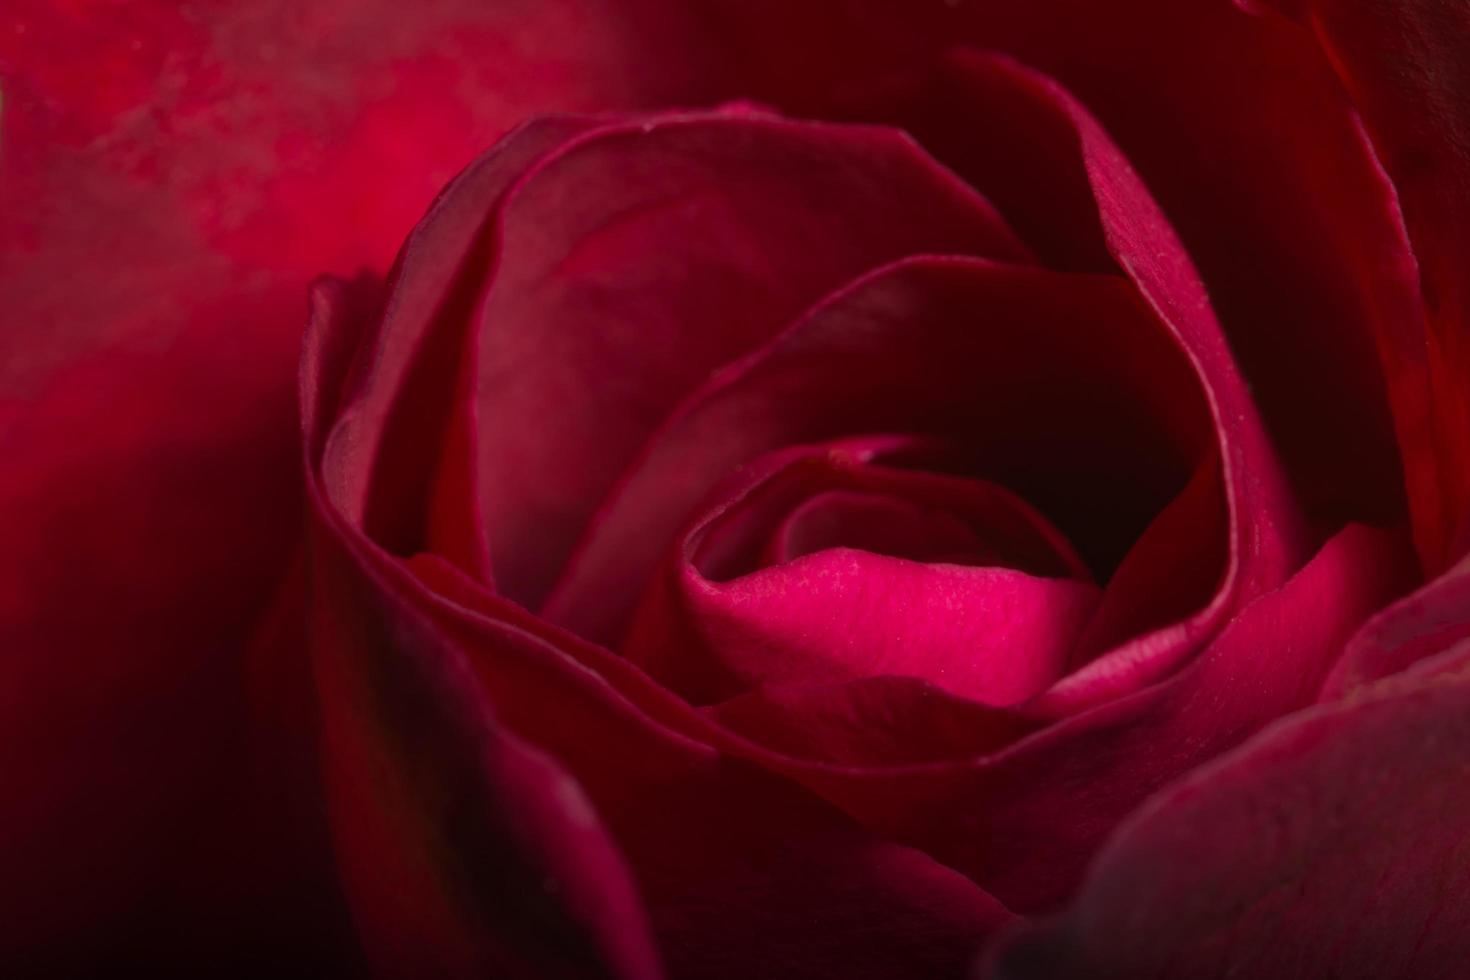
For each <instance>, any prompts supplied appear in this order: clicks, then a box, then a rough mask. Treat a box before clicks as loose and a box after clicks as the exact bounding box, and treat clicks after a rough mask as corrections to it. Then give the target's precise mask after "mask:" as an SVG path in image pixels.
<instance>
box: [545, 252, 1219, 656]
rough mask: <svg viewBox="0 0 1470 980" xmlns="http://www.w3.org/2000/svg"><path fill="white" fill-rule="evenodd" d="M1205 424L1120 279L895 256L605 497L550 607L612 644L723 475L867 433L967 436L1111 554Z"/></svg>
mask: <svg viewBox="0 0 1470 980" xmlns="http://www.w3.org/2000/svg"><path fill="white" fill-rule="evenodd" d="M1207 426H1208V422H1207V416H1206V414H1205V407H1204V405H1203V404H1202V398H1201V396H1200V393H1199V390H1198V388H1197V379H1196V378H1195V377H1193V372H1192V371H1191V368H1190V365H1189V362H1188V360H1187V359H1186V358H1185V355H1183V354H1182V353H1181V352H1180V350H1179V349H1178V347H1177V346H1176V341H1175V339H1174V338H1173V337H1171V336H1170V335H1169V334H1168V333H1167V332H1166V331H1164V330H1163V329H1162V328H1161V327H1160V326H1159V325H1158V324H1157V322H1156V321H1154V320H1153V318H1152V317H1151V316H1150V315H1149V313H1148V312H1147V310H1146V309H1145V308H1144V307H1142V305H1141V304H1140V303H1139V302H1138V301H1137V298H1136V296H1135V295H1134V294H1133V293H1132V291H1131V290H1130V289H1129V288H1128V286H1127V285H1126V283H1124V282H1123V281H1121V280H1119V279H1117V278H1115V277H1101V276H1069V275H1060V274H1056V273H1050V272H1045V271H1041V270H1037V269H1032V268H1028V267H1016V266H1002V265H996V264H992V263H988V262H983V261H979V260H968V259H961V258H922V257H921V258H915V259H911V260H908V261H905V262H900V263H896V264H894V265H893V266H890V267H888V268H885V269H882V270H879V271H877V272H875V273H873V274H871V275H869V276H867V277H865V278H863V279H861V280H859V281H858V282H856V283H855V284H853V285H852V286H850V287H848V288H847V289H845V290H843V291H841V292H839V293H836V294H834V295H833V296H831V297H829V298H828V299H827V300H826V301H825V302H823V303H822V304H820V305H819V306H817V307H816V308H814V309H813V310H812V311H810V312H809V313H808V314H807V315H806V316H805V317H803V318H802V319H801V320H799V321H798V322H797V323H795V324H794V325H793V326H792V327H791V328H789V329H788V330H787V331H786V332H785V333H783V334H782V335H781V336H779V337H778V338H776V339H775V340H773V341H772V342H771V343H770V344H768V345H767V346H766V347H765V348H762V349H761V350H759V351H757V352H755V353H754V354H752V355H750V356H749V357H747V358H746V359H745V360H743V361H741V362H737V363H736V364H734V365H732V366H731V367H730V368H728V369H726V370H725V371H724V372H722V373H721V374H719V375H717V376H716V377H715V378H714V379H712V380H711V382H710V383H709V384H708V385H706V386H705V388H704V389H703V390H702V391H700V392H698V393H696V394H695V395H694V396H691V398H690V399H689V400H688V401H687V402H686V403H685V405H684V406H683V407H682V408H681V409H680V410H679V411H678V412H677V413H676V414H675V415H674V416H672V417H671V419H670V420H669V421H668V422H667V423H666V424H665V426H664V427H663V428H662V429H661V430H660V431H659V432H658V433H656V434H655V436H654V437H653V439H652V440H651V441H650V443H649V444H648V446H647V447H646V448H645V450H644V453H643V455H642V458H641V459H639V460H638V461H637V462H636V463H635V464H634V466H633V467H632V468H631V469H630V470H629V473H628V475H627V476H626V478H625V479H624V481H623V482H622V483H621V484H620V486H619V487H618V488H617V490H616V491H615V492H614V494H613V495H612V496H611V497H610V498H609V501H608V502H607V503H606V504H605V505H604V507H603V510H602V513H601V514H600V515H599V517H598V520H597V522H596V523H595V524H594V525H593V526H592V527H591V528H590V530H589V533H588V535H587V537H586V538H585V539H584V541H583V543H582V545H581V547H580V549H579V551H578V553H577V554H576V555H575V556H574V558H573V560H572V562H571V563H570V564H569V566H568V569H567V572H566V574H565V576H564V578H563V579H562V581H561V583H560V585H559V586H558V589H557V591H556V592H555V593H553V595H552V597H551V598H550V599H549V600H548V603H547V606H546V609H545V613H546V615H547V616H548V617H549V618H551V619H552V620H553V621H556V622H560V623H562V624H564V625H568V626H570V627H571V628H573V629H575V630H576V631H578V632H580V633H583V634H584V635H587V636H592V637H597V638H614V639H615V638H616V637H617V636H618V635H619V634H620V633H621V631H622V629H623V628H624V627H623V624H624V623H626V622H627V619H628V617H629V616H630V615H631V613H632V606H633V603H634V601H635V599H636V596H637V593H638V591H639V589H640V588H641V587H642V586H643V585H644V584H645V583H647V582H648V581H649V580H650V576H651V574H652V572H653V570H654V567H655V566H656V563H657V560H658V558H659V557H660V554H661V552H663V551H664V550H665V549H666V548H667V547H669V545H670V544H671V543H672V542H673V540H674V536H675V533H676V531H677V529H678V527H679V525H680V524H681V523H682V522H683V521H685V520H687V519H688V517H689V516H690V515H691V514H692V512H693V509H694V506H695V504H696V503H697V502H698V501H699V499H700V498H701V497H702V496H703V495H704V494H705V493H707V492H708V490H709V488H710V487H712V486H714V485H716V484H717V483H718V482H719V481H720V480H721V479H722V478H723V477H724V476H725V475H726V474H728V473H729V472H731V471H732V470H733V469H734V468H735V467H736V466H737V465H739V464H741V463H743V462H748V461H750V460H753V459H754V458H756V457H757V456H759V455H760V454H762V453H764V452H767V451H770V450H772V449H776V448H780V447H783V446H789V445H793V444H800V443H808V442H818V441H822V440H825V439H830V438H834V437H839V436H844V435H851V434H854V433H861V432H874V431H879V432H881V431H889V432H893V431H903V432H916V433H923V434H927V435H933V436H940V437H944V438H950V439H953V440H955V441H956V442H957V443H959V444H961V445H963V446H964V451H965V453H966V454H967V459H969V460H971V461H973V465H974V466H975V467H976V471H977V472H979V473H981V474H983V475H985V476H987V477H989V478H991V479H994V480H996V481H997V482H1000V483H1002V484H1004V485H1006V486H1007V487H1009V488H1011V489H1013V490H1015V491H1017V492H1018V493H1020V495H1021V496H1022V497H1024V498H1025V499H1027V500H1028V501H1030V502H1032V503H1033V504H1035V505H1036V506H1038V507H1039V508H1040V509H1041V510H1042V511H1044V512H1045V513H1046V514H1047V515H1048V517H1049V518H1051V519H1052V520H1053V521H1054V522H1055V523H1056V524H1057V525H1058V526H1059V527H1060V528H1061V530H1062V531H1063V532H1065V533H1066V534H1067V535H1068V537H1069V538H1070V539H1071V541H1072V542H1073V544H1074V545H1076V546H1077V548H1078V550H1079V552H1081V553H1082V554H1083V555H1084V556H1085V557H1087V558H1089V559H1090V560H1091V561H1092V562H1093V563H1094V564H1095V565H1098V566H1100V567H1103V568H1106V567H1108V565H1109V564H1111V562H1113V561H1116V559H1117V557H1118V555H1120V554H1121V552H1122V551H1123V550H1124V549H1125V548H1126V547H1127V543H1128V540H1129V539H1130V538H1131V537H1133V536H1134V535H1136V534H1137V533H1138V532H1139V531H1140V530H1141V529H1142V528H1143V526H1145V524H1146V523H1147V521H1148V520H1149V518H1150V517H1151V516H1152V514H1153V513H1154V512H1155V511H1156V510H1158V509H1159V508H1160V507H1162V506H1163V504H1164V503H1165V502H1167V500H1168V499H1169V498H1170V497H1171V496H1172V495H1173V494H1174V493H1176V492H1177V491H1178V489H1179V488H1180V487H1182V486H1183V484H1184V482H1185V479H1186V478H1187V474H1188V472H1189V471H1190V470H1191V469H1192V468H1193V466H1194V464H1195V461H1196V459H1197V458H1199V457H1200V456H1201V455H1203V454H1208V453H1210V452H1213V451H1214V450H1213V449H1212V448H1211V447H1210V445H1209V438H1208V429H1207ZM1042 447H1044V449H1043V448H1042Z"/></svg>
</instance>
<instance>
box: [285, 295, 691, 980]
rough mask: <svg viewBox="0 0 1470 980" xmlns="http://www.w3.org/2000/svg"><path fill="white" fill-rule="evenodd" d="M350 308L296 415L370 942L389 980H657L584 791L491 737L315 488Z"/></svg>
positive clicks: (335, 816) (325, 314) (436, 652)
mask: <svg viewBox="0 0 1470 980" xmlns="http://www.w3.org/2000/svg"><path fill="white" fill-rule="evenodd" d="M345 299H346V297H345V295H344V294H343V292H342V291H341V290H340V289H338V288H336V287H334V286H332V285H331V284H325V285H323V286H321V287H319V288H318V289H317V290H316V292H315V294H314V304H313V305H314V310H313V312H314V317H313V323H312V327H311V331H310V334H309V335H308V338H307V350H306V353H305V356H304V358H303V366H302V406H303V408H302V415H303V429H304V437H305V443H306V462H307V468H308V488H309V494H310V503H311V509H312V514H313V519H312V521H311V536H310V540H311V547H312V588H313V596H314V602H313V608H312V614H311V617H312V618H311V643H312V653H313V661H314V663H315V666H316V682H317V692H318V698H319V700H320V703H321V724H322V738H323V747H322V753H323V759H324V775H325V780H326V797H327V798H326V802H327V808H328V814H329V817H330V819H331V826H332V833H333V838H334V842H335V845H336V850H337V856H338V862H339V865H340V869H341V874H342V878H343V885H344V888H345V889H346V891H347V894H348V897H349V899H350V901H351V904H352V908H353V913H354V916H355V919H356V924H357V927H358V931H359V935H360V938H361V939H362V941H363V943H364V945H365V947H366V948H367V950H368V953H369V956H370V958H371V960H372V962H373V965H374V968H375V970H377V971H379V972H382V973H384V974H386V975H390V976H410V975H415V974H418V973H422V972H424V971H428V972H432V973H436V974H440V975H446V976H478V975H482V974H483V973H484V972H485V971H487V970H488V971H491V972H493V973H496V974H497V975H505V976H525V977H528V978H531V977H536V978H539V977H542V976H566V977H569V978H570V977H583V976H615V977H620V978H630V980H632V978H636V980H649V978H657V977H659V976H661V975H662V973H661V969H660V967H659V961H658V957H657V954H656V953H655V951H654V948H653V945H652V943H651V940H650V938H649V936H648V933H647V926H646V923H645V922H644V920H643V917H642V909H641V905H640V903H639V901H638V899H637V897H636V894H635V892H634V891H633V887H632V885H631V882H630V880H629V878H628V875H627V871H626V869H625V868H624V866H623V862H622V858H621V855H620V854H619V853H618V851H617V850H616V849H615V848H614V847H613V846H612V845H611V844H610V843H609V841H608V840H607V838H606V836H605V834H604V833H603V831H602V829H601V827H600V825H599V822H598V820H597V818H596V816H595V814H594V813H593V812H592V811H591V809H590V807H589V805H588V804H587V802H586V801H585V799H583V797H582V796H581V793H580V790H579V789H578V787H577V785H576V783H575V782H574V781H573V780H572V779H571V778H570V777H568V776H567V775H566V774H565V773H564V772H563V771H562V769H561V767H560V766H558V765H557V764H556V763H555V761H554V760H552V759H550V758H548V757H546V756H545V755H544V754H543V753H541V752H540V751H538V750H536V749H535V748H533V747H531V746H529V745H527V744H526V743H525V742H524V741H522V740H521V739H520V738H518V737H517V736H516V735H514V734H512V733H511V732H510V731H508V730H507V729H506V728H505V727H504V726H503V725H501V724H500V723H499V722H498V721H497V720H496V719H495V717H494V716H493V714H492V713H491V712H490V710H489V708H488V706H487V705H486V704H485V702H484V701H483V699H481V698H480V697H478V695H477V691H476V683H475V681H474V676H473V672H472V670H471V668H470V666H469V665H468V664H467V663H466V662H465V660H464V656H463V653H462V652H461V651H460V650H458V649H457V648H456V647H455V646H454V645H452V644H450V643H448V642H446V640H445V638H444V637H443V636H441V635H440V634H439V633H438V632H437V631H436V630H435V629H434V627H433V624H432V622H431V621H430V620H429V619H428V618H427V617H426V616H425V615H424V613H423V612H422V611H419V610H416V609H415V608H413V606H412V605H410V604H408V603H405V602H404V601H403V600H402V598H401V597H400V596H398V595H396V594H395V593H394V592H393V591H392V590H391V589H390V588H388V587H386V586H385V585H384V583H383V581H382V573H381V572H379V571H377V570H376V569H375V567H374V564H373V563H374V561H375V560H381V559H380V558H379V556H380V554H381V553H379V552H375V551H374V550H373V548H372V546H371V545H369V544H368V543H367V542H366V539H364V538H362V537H361V535H360V533H359V532H357V531H356V530H355V529H352V527H351V525H350V524H349V522H348V521H346V519H345V518H344V517H343V516H342V515H341V513H340V512H339V511H337V510H336V509H335V506H334V505H333V503H332V502H331V501H330V499H329V498H328V495H327V493H326V492H325V491H324V489H323V486H322V482H321V481H320V480H319V479H318V477H317V473H318V471H319V469H320V466H321V464H320V463H319V462H318V461H317V457H318V456H319V455H320V454H321V452H322V444H323V442H324V441H325V440H326V439H327V438H328V436H327V426H326V424H325V420H326V419H327V418H330V415H329V414H327V413H330V412H332V411H334V410H336V408H337V407H338V406H337V404H336V400H337V397H338V396H337V394H336V392H337V390H338V389H339V388H340V385H341V378H342V376H343V375H344V374H345V373H346V369H347V358H348V356H349V355H351V354H352V353H353V352H352V349H351V341H352V340H353V339H356V337H355V335H356V334H357V333H359V332H360V321H359V320H358V319H357V318H356V317H354V316H353V314H354V313H355V312H356V311H354V310H352V309H351V307H350V306H349V305H347V304H346V303H345V302H344V300H345ZM337 431H340V430H337Z"/></svg>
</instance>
